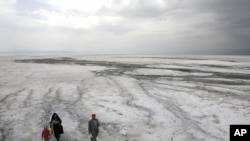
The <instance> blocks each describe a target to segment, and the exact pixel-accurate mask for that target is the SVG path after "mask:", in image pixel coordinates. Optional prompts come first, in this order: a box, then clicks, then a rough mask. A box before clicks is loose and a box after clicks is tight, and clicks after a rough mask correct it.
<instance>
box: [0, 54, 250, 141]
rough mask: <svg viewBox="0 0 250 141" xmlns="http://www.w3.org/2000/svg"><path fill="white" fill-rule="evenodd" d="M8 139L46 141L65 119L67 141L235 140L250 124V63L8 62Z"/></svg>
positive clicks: (1, 71)
mask: <svg viewBox="0 0 250 141" xmlns="http://www.w3.org/2000/svg"><path fill="white" fill-rule="evenodd" d="M0 80H1V82H0V140H2V141H10V140H11V141H22V140H23V141H33V140H40V138H41V137H40V135H41V131H42V129H43V126H44V125H46V124H48V120H49V116H50V114H51V113H53V112H57V113H58V115H59V116H60V117H61V119H62V124H63V127H64V132H65V134H63V135H62V136H61V141H80V140H81V141H82V140H85V141H88V140H89V136H88V131H87V123H88V120H89V119H90V115H91V114H92V113H95V114H96V115H97V118H98V119H99V121H100V124H101V126H100V135H99V136H98V139H99V140H102V141H117V140H119V141H137V140H138V141H139V140H143V141H152V140H153V141H166V140H167V141H171V140H172V141H200V140H204V141H218V140H220V141H228V140H229V125H230V124H249V118H250V102H249V101H250V97H249V95H250V93H249V90H250V87H249V86H250V58H249V56H160V57H159V56H118V55H116V56H115V55H105V56H104V55H99V56H95V55H82V56H80V55H78V56H72V55H71V56H70V55H68V56H67V55H65V56H61V57H60V56H18V57H15V56H1V57H0Z"/></svg>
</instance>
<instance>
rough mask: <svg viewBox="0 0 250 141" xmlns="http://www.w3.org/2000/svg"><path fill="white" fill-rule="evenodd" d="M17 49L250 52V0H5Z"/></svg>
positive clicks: (0, 41) (0, 13)
mask: <svg viewBox="0 0 250 141" xmlns="http://www.w3.org/2000/svg"><path fill="white" fill-rule="evenodd" d="M12 51H13V52H19V51H81V52H87V53H109V54H117V53H118V54H160V55H164V54H166V55H168V54H248V55H250V0H0V52H12Z"/></svg>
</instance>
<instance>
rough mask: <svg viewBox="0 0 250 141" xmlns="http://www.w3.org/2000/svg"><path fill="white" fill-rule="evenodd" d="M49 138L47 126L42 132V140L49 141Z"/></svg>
mask: <svg viewBox="0 0 250 141" xmlns="http://www.w3.org/2000/svg"><path fill="white" fill-rule="evenodd" d="M49 138H50V131H49V129H48V128H47V126H45V127H44V129H43V132H42V139H44V141H49Z"/></svg>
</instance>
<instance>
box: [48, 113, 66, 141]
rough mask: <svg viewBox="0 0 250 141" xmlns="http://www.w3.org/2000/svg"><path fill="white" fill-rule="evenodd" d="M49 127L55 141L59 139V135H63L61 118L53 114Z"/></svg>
mask: <svg viewBox="0 0 250 141" xmlns="http://www.w3.org/2000/svg"><path fill="white" fill-rule="evenodd" d="M50 127H51V130H52V134H54V136H55V138H56V140H57V141H59V139H60V134H63V127H62V120H61V118H60V117H59V116H58V115H57V114H56V113H54V114H53V115H52V117H51V120H50Z"/></svg>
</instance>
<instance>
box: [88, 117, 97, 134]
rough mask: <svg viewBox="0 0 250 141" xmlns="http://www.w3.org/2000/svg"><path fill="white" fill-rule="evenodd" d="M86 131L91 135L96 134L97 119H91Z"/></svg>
mask: <svg viewBox="0 0 250 141" xmlns="http://www.w3.org/2000/svg"><path fill="white" fill-rule="evenodd" d="M88 131H89V134H92V136H97V135H98V133H99V121H98V119H91V120H89V123H88Z"/></svg>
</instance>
